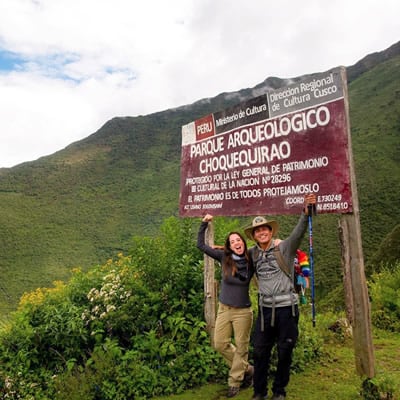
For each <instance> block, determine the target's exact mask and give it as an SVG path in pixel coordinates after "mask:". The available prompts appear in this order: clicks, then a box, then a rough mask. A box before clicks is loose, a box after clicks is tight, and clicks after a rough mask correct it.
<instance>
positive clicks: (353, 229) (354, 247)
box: [339, 71, 375, 378]
mask: <svg viewBox="0 0 400 400" xmlns="http://www.w3.org/2000/svg"><path fill="white" fill-rule="evenodd" d="M342 74H343V81H344V82H345V81H346V76H345V71H342ZM344 86H345V87H344V90H347V87H346V85H344ZM344 98H345V110H346V113H347V114H348V112H349V111H348V110H349V106H348V100H347V98H348V96H347V93H345V96H344ZM348 121H349V119H348ZM347 134H348V148H349V166H350V179H351V187H352V203H353V212H352V213H349V214H343V215H342V216H341V217H340V220H339V234H340V242H341V248H342V249H341V250H342V264H343V270H344V290H345V300H346V312H347V318H348V319H349V322H350V324H351V326H352V327H353V341H354V352H355V359H356V369H357V372H358V374H359V375H361V376H367V377H368V378H373V377H374V375H375V367H374V364H375V358H374V346H373V342H372V329H371V315H370V304H369V296H368V288H367V282H366V278H365V268H364V257H363V250H362V241H361V226H360V211H359V204H358V194H357V184H356V177H355V171H354V161H353V152H352V148H351V136H350V127H349V126H348V129H347Z"/></svg>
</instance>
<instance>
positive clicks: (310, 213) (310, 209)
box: [307, 204, 315, 327]
mask: <svg viewBox="0 0 400 400" xmlns="http://www.w3.org/2000/svg"><path fill="white" fill-rule="evenodd" d="M307 208H308V237H309V244H310V250H309V253H310V254H309V257H310V276H311V307H312V308H311V310H312V324H313V327H315V284H314V254H313V251H314V250H313V228H312V214H313V211H314V212H315V205H313V204H308V205H307Z"/></svg>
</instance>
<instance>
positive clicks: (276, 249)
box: [274, 246, 292, 279]
mask: <svg viewBox="0 0 400 400" xmlns="http://www.w3.org/2000/svg"><path fill="white" fill-rule="evenodd" d="M274 253H275V257H276V260H277V261H278V265H279V268H280V269H281V270H282V271H283V272H284V273H285V274H286V275H287V276H288V277H289V278H290V279H292V274H291V273H290V269H289V267H288V265H287V264H286V262H285V259H284V258H283V255H282V253H281V251H280V249H279V246H275V247H274Z"/></svg>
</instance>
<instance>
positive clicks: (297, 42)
mask: <svg viewBox="0 0 400 400" xmlns="http://www.w3.org/2000/svg"><path fill="white" fill-rule="evenodd" d="M399 15H400V2H399V0H385V1H375V0H363V1H362V2H359V1H355V0H354V1H349V0H331V1H329V2H328V1H321V0H304V1H298V0H279V1H276V0H275V1H270V0H251V1H248V0H246V1H243V0H168V1H166V0H140V1H139V0H0V167H11V166H14V165H17V164H19V163H22V162H25V161H31V160H35V159H37V158H39V157H42V156H44V155H48V154H52V153H54V152H56V151H58V150H61V149H62V148H64V147H66V146H67V145H69V144H70V143H72V142H74V141H77V140H80V139H83V138H85V137H87V136H89V135H90V134H92V133H94V132H95V131H97V130H98V129H99V128H100V127H101V126H102V125H103V124H104V123H105V122H107V121H108V120H109V119H111V118H113V117H116V116H136V115H140V114H142V115H145V114H150V113H153V112H157V111H163V110H166V109H168V108H173V107H178V106H182V105H185V104H191V103H193V102H195V101H197V100H200V99H202V98H207V97H214V96H216V95H218V94H219V93H221V92H231V91H237V90H240V89H243V88H248V87H253V86H255V85H257V84H258V83H260V82H262V81H264V80H265V79H266V78H268V77H270V76H276V77H279V78H292V77H296V76H301V75H304V74H308V73H313V72H322V71H325V70H327V69H329V68H332V67H336V66H339V65H344V66H349V65H352V64H354V63H356V62H357V61H359V60H360V59H361V58H363V57H364V56H366V55H368V54H370V53H373V52H376V51H382V50H385V49H386V48H388V47H389V46H391V45H392V44H394V43H396V42H398V41H399V40H400V29H399V22H398V21H399Z"/></svg>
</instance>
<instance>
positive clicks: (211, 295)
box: [204, 221, 217, 344]
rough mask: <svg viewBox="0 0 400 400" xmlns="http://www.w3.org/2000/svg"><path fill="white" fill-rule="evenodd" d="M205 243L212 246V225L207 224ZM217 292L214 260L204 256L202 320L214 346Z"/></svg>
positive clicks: (210, 223)
mask: <svg viewBox="0 0 400 400" xmlns="http://www.w3.org/2000/svg"><path fill="white" fill-rule="evenodd" d="M206 243H207V244H208V245H209V246H212V245H213V244H214V224H213V223H212V221H211V222H209V223H208V227H207V231H206ZM216 292H217V290H216V282H215V263H214V260H213V259H212V258H211V257H209V256H207V255H206V254H205V255H204V318H205V320H206V324H207V326H206V330H207V332H208V334H209V335H210V339H211V344H214V328H215V319H216V305H217V304H216V303H217V300H216V298H217V293H216Z"/></svg>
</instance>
